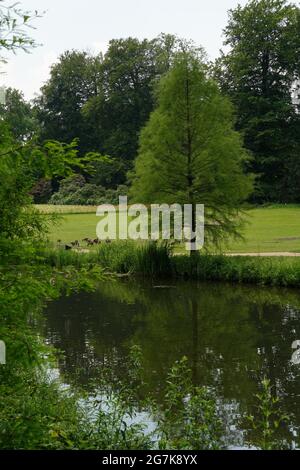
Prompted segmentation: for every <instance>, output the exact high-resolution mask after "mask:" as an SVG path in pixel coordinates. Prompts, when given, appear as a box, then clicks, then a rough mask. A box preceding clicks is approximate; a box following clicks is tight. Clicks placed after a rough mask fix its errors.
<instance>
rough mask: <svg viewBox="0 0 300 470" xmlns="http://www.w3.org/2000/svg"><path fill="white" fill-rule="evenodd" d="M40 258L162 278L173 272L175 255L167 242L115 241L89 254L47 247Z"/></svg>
mask: <svg viewBox="0 0 300 470" xmlns="http://www.w3.org/2000/svg"><path fill="white" fill-rule="evenodd" d="M39 254H40V257H41V260H44V262H46V263H47V264H50V265H51V266H53V267H56V268H63V267H65V266H70V265H72V266H75V267H78V268H81V267H84V266H88V265H95V264H97V265H99V266H101V267H103V268H104V269H105V270H106V271H109V272H113V273H119V274H138V275H143V276H151V277H161V276H168V275H171V274H172V257H171V252H170V249H169V247H168V245H167V244H159V243H153V242H151V243H135V242H132V241H124V242H122V241H116V242H113V243H109V244H108V243H102V244H101V245H99V247H97V250H93V251H90V252H89V253H86V252H80V251H75V250H72V251H71V250H70V251H66V250H64V249H56V248H46V249H43V250H41V251H40V253H39Z"/></svg>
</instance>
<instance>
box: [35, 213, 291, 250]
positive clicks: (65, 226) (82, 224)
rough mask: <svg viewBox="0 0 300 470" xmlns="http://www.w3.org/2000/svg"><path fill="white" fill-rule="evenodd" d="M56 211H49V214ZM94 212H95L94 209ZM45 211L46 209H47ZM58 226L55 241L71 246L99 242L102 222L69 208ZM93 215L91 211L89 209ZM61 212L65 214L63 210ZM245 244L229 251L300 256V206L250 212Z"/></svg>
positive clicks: (53, 234) (53, 235)
mask: <svg viewBox="0 0 300 470" xmlns="http://www.w3.org/2000/svg"><path fill="white" fill-rule="evenodd" d="M51 210H52V208H49V207H48V210H47V212H49V211H51ZM93 210H94V209H93ZM43 211H45V206H43ZM65 211H67V212H72V211H75V212H79V213H69V214H68V213H66V214H65V215H63V219H62V220H61V221H60V223H59V225H58V226H54V227H53V228H52V230H51V234H50V238H51V240H52V241H54V242H56V241H57V240H59V239H60V240H62V241H63V242H66V243H69V242H71V241H74V240H82V239H83V238H85V237H89V238H96V225H97V222H98V221H99V218H98V217H96V215H95V210H94V212H93V213H91V212H90V213H80V212H81V211H84V208H77V209H76V210H75V209H74V208H71V209H70V208H68V207H65ZM86 211H91V208H88V209H86ZM60 212H61V213H62V212H64V210H63V209H62V208H60ZM244 237H245V241H244V242H242V241H233V242H232V243H230V244H229V246H228V248H227V249H226V251H228V252H233V253H234V252H236V253H237V252H238V253H247V252H249V253H251V252H274V251H277V252H282V251H290V252H300V206H296V205H290V206H272V207H261V208H258V209H251V210H249V211H248V224H247V226H246V228H245V230H244Z"/></svg>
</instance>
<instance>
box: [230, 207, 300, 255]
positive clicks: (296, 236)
mask: <svg viewBox="0 0 300 470" xmlns="http://www.w3.org/2000/svg"><path fill="white" fill-rule="evenodd" d="M247 219H248V220H247V224H246V226H245V228H244V231H243V237H244V241H236V240H234V241H232V242H231V243H229V245H228V248H227V249H226V251H227V252H232V253H254V252H255V253H266V252H300V206H296V205H290V206H289V205H286V206H271V207H260V208H256V209H251V210H249V211H248V212H247Z"/></svg>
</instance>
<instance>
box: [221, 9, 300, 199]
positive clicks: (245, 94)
mask: <svg viewBox="0 0 300 470" xmlns="http://www.w3.org/2000/svg"><path fill="white" fill-rule="evenodd" d="M299 27H300V10H299V8H298V7H297V6H295V5H293V4H289V3H288V2H287V1H286V0H250V1H249V2H247V4H246V5H245V6H244V7H242V6H241V5H239V6H237V7H236V8H235V9H234V10H230V12H229V22H228V25H227V27H226V28H225V31H224V32H225V45H226V46H229V48H230V49H229V52H228V53H226V54H223V55H222V57H221V58H220V59H219V60H218V61H217V67H216V69H217V71H216V76H217V77H218V79H219V82H220V85H221V87H222V90H223V91H224V92H226V93H227V94H228V95H229V96H230V98H231V99H232V100H233V103H234V104H235V105H236V107H237V128H238V130H241V131H242V132H243V134H244V136H245V145H246V147H247V149H249V150H250V151H251V152H252V153H253V156H254V159H253V160H252V162H251V164H250V169H251V171H254V172H255V173H256V174H257V175H258V176H259V177H260V178H259V180H258V185H257V190H256V195H255V199H256V200H257V201H262V200H263V201H270V200H271V201H280V202H286V201H298V199H299V190H298V175H299V168H298V166H299V162H298V160H299V159H298V156H299V145H300V142H299V130H298V129H299V113H298V112H297V105H296V103H293V101H292V95H291V89H292V86H293V85H294V83H295V81H296V80H297V79H299V76H300V64H299V51H300V40H299V38H300V34H299V31H300V30H299Z"/></svg>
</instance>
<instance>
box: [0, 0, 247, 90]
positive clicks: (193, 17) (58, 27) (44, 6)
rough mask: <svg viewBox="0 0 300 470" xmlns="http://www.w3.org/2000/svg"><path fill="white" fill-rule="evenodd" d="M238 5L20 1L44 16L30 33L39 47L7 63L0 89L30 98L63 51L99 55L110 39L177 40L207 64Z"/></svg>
mask: <svg viewBox="0 0 300 470" xmlns="http://www.w3.org/2000/svg"><path fill="white" fill-rule="evenodd" d="M238 4H241V5H245V4H246V0H239V1H238V0H81V1H79V0H21V1H20V5H21V6H22V8H23V9H25V10H38V11H41V12H42V11H45V13H44V16H43V17H42V18H40V19H37V20H36V21H35V26H36V30H35V31H33V32H32V36H33V37H34V38H35V39H36V41H37V42H38V43H39V44H41V47H38V48H37V49H34V50H33V51H32V52H31V54H25V53H23V52H19V53H18V54H17V55H16V56H10V57H8V59H9V61H8V64H7V65H6V66H4V68H3V67H1V68H2V71H4V72H5V74H1V75H0V85H3V84H4V85H5V86H11V87H14V88H18V89H19V90H22V91H23V92H24V94H25V97H26V98H27V99H30V98H33V97H34V95H35V94H36V93H38V91H39V89H40V87H41V86H42V84H43V83H44V82H45V81H46V80H47V78H48V77H49V68H50V65H51V64H52V63H53V62H55V60H56V59H57V57H58V56H59V55H60V54H61V53H62V52H63V51H65V50H67V49H89V50H91V51H92V52H99V51H100V50H102V51H105V49H106V47H107V43H108V41H109V40H110V39H113V38H126V37H128V36H132V37H137V38H140V39H142V38H153V37H155V36H157V35H159V34H160V33H161V32H164V33H172V34H177V35H178V36H180V37H183V38H186V39H193V40H194V41H195V42H196V44H198V45H202V46H203V47H204V48H205V49H206V51H207V53H208V55H209V57H210V58H211V59H213V58H215V57H217V56H218V54H219V50H220V48H221V47H222V41H223V39H222V30H223V28H224V27H225V25H226V23H227V11H228V10H229V9H230V8H234V7H236V6H237V5H238Z"/></svg>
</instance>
